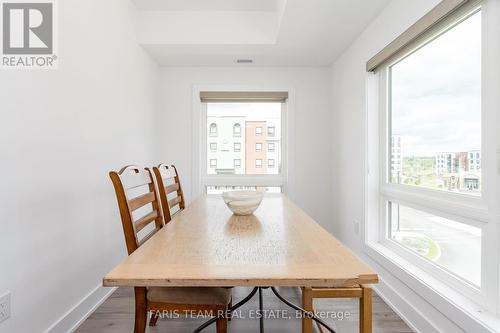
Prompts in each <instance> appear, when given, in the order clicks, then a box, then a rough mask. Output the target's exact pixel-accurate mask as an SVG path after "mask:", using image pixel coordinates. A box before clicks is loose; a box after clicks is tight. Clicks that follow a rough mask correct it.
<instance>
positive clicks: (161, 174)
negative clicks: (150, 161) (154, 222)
mask: <svg viewBox="0 0 500 333" xmlns="http://www.w3.org/2000/svg"><path fill="white" fill-rule="evenodd" d="M153 172H154V174H155V177H156V183H157V184H158V190H159V192H160V201H161V205H162V208H163V216H164V219H165V223H168V222H170V220H171V219H172V215H173V214H174V213H173V209H174V208H175V206H177V207H178V210H177V211H181V210H183V209H184V208H185V207H186V204H185V201H184V193H183V191H182V186H181V182H180V180H179V173H178V172H177V169H176V167H175V166H174V165H167V164H160V165H158V167H154V168H153ZM171 193H176V196H175V197H174V198H171V199H169V198H168V195H169V194H171ZM177 211H176V212H177Z"/></svg>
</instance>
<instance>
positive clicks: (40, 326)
mask: <svg viewBox="0 0 500 333" xmlns="http://www.w3.org/2000/svg"><path fill="white" fill-rule="evenodd" d="M58 5H59V8H58V9H59V13H58V16H57V19H58V22H59V33H60V34H59V37H58V38H59V54H58V56H59V61H60V62H59V69H58V70H52V71H45V70H38V71H33V70H27V71H26V70H25V71H15V70H9V71H7V70H6V71H1V72H0V101H1V106H0V107H1V109H0V115H1V120H0V152H1V153H0V156H1V157H0V158H1V161H2V163H1V166H0V169H1V170H0V174H1V187H2V190H1V191H0V205H1V208H0V211H1V212H2V217H1V219H0V227H1V228H0V253H1V254H2V258H1V260H0V294H2V293H3V292H5V291H7V290H10V291H11V292H12V318H11V319H9V320H7V321H5V322H3V323H2V324H0V332H2V333H13V332H15V333H36V332H43V331H45V330H47V329H48V328H49V326H51V325H53V324H54V323H56V322H57V321H58V320H59V319H60V318H61V317H62V316H63V315H65V314H66V312H68V311H70V310H71V309H72V307H73V306H75V305H77V303H78V302H80V301H81V300H82V299H83V298H84V297H85V296H86V295H87V294H89V293H90V292H91V291H93V290H94V289H95V288H96V287H97V286H98V285H99V284H100V282H101V279H102V277H103V276H104V274H105V273H107V272H108V271H109V270H111V269H112V267H113V266H114V265H115V264H116V263H117V262H118V261H119V260H120V259H121V258H122V257H123V256H124V255H125V254H126V251H125V245H124V242H123V240H122V239H123V233H122V230H121V224H120V220H119V215H118V210H117V207H116V202H115V199H114V192H113V190H112V185H111V181H110V180H109V177H108V171H109V170H110V169H111V168H119V167H120V166H123V165H124V164H126V163H140V164H143V163H146V164H148V163H150V162H152V160H153V154H154V150H153V144H154V132H153V130H154V128H155V127H154V126H153V123H154V120H155V119H154V117H155V116H156V112H157V110H158V109H157V107H158V103H157V102H158V99H157V98H158V95H157V93H156V91H157V86H158V85H157V79H158V68H157V65H156V64H155V63H154V62H152V61H151V60H150V59H149V57H148V56H147V55H146V54H145V52H144V51H143V50H142V49H141V48H140V47H138V45H137V42H136V41H135V35H134V30H133V25H132V22H133V16H132V15H133V9H134V8H133V7H132V5H131V4H130V3H129V1H123V0H107V1H98V0H86V1H80V0H64V1H58ZM103 294H104V293H103V292H102V291H99V290H97V292H96V293H94V294H93V296H94V297H95V295H98V296H99V295H103ZM91 296H92V295H91ZM84 303H85V302H84ZM90 303H92V302H90ZM83 305H89V304H83ZM90 305H93V304H90ZM90 305H89V306H90ZM79 309H80V308H79ZM80 310H81V309H80ZM70 315H71V313H70ZM79 316H80V314H78V313H77V315H76V317H74V318H73V317H71V316H70V317H71V318H69V317H68V318H69V319H68V318H66V319H65V320H66V321H63V322H62V323H60V324H59V325H57V326H56V327H55V328H54V330H52V332H66V331H67V330H68V329H69V328H70V327H71V325H72V324H74V322H71V319H76V320H77V319H79V318H78V317H79Z"/></svg>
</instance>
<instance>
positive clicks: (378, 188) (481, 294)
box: [363, 0, 500, 313]
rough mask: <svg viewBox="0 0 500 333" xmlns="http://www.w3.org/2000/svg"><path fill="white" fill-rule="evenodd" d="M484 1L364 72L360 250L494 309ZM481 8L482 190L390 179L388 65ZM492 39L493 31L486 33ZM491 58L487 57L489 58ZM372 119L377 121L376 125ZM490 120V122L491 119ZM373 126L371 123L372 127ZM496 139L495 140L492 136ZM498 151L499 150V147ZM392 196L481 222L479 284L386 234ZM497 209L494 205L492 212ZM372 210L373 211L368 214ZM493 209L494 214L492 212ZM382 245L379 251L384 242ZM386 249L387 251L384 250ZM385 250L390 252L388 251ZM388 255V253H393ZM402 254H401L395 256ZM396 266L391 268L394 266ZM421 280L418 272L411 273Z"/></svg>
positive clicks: (490, 105) (492, 160)
mask: <svg viewBox="0 0 500 333" xmlns="http://www.w3.org/2000/svg"><path fill="white" fill-rule="evenodd" d="M487 2H488V1H486V0H485V1H482V2H481V1H473V2H472V3H470V4H469V5H468V6H467V5H465V6H464V7H463V8H461V9H459V10H458V11H457V12H456V13H453V14H452V15H451V16H450V17H447V18H445V19H443V20H442V21H441V22H440V23H439V24H438V25H437V26H436V27H433V28H431V29H430V30H429V31H428V32H426V33H425V34H424V36H421V37H419V38H417V39H416V40H415V41H413V42H411V43H410V44H409V45H408V46H407V47H405V48H404V49H403V51H400V52H398V54H396V55H395V56H393V57H391V58H390V59H389V60H388V61H387V62H386V63H384V64H382V65H381V66H379V67H378V68H377V71H376V72H375V73H369V74H368V77H367V94H368V98H367V102H368V108H367V121H368V127H367V131H368V132H367V147H368V151H367V172H368V174H367V178H366V183H365V185H366V188H367V197H366V202H367V212H366V215H365V227H364V228H363V233H364V236H363V237H364V239H365V243H364V244H365V246H364V250H365V252H366V253H367V254H369V255H370V256H371V257H372V258H374V259H375V260H377V261H378V262H382V261H385V260H387V259H389V262H391V265H396V266H395V267H399V268H401V269H402V270H405V269H406V270H407V268H405V266H402V265H401V263H400V259H403V261H404V262H407V263H408V265H410V266H411V265H414V266H416V267H418V268H419V269H421V270H422V272H425V273H426V274H427V273H428V274H429V275H428V276H429V277H432V278H431V280H432V279H435V281H436V284H438V283H446V284H447V285H449V286H451V287H452V288H453V289H454V290H455V291H457V292H458V293H459V294H462V295H465V296H466V297H468V298H469V299H472V300H473V301H474V302H476V303H478V304H481V305H483V306H485V307H487V308H489V309H494V311H495V312H496V313H497V311H498V308H499V307H498V305H499V299H500V298H499V297H498V296H499V286H498V283H497V277H498V263H497V261H498V260H497V258H498V257H499V253H498V249H497V248H496V245H495V244H496V242H497V236H496V235H497V229H498V227H497V223H494V222H492V219H493V216H498V211H497V210H496V209H495V206H494V202H496V198H497V192H496V190H495V180H497V179H498V177H497V176H498V175H497V174H496V172H495V171H496V170H495V167H494V166H495V165H496V158H497V157H496V154H497V152H496V147H495V145H493V144H491V143H492V141H496V139H494V138H495V136H494V133H495V129H496V127H495V126H496V125H495V120H496V118H495V111H494V110H495V107H494V106H497V105H499V103H498V101H496V100H494V96H492V94H493V93H492V92H489V93H488V88H487V87H488V83H491V80H488V79H487V76H488V75H487V74H486V73H485V68H486V66H487V64H488V60H487V59H486V52H485V43H484V41H485V40H486V39H487V32H485V30H486V28H487V27H488V26H489V24H491V23H488V15H487V8H488V7H487ZM478 11H481V14H480V15H481V16H482V40H483V43H482V69H481V71H482V90H483V91H482V100H483V101H482V105H481V108H482V110H481V156H480V158H481V165H482V176H481V177H482V193H481V196H480V197H474V196H471V195H467V194H461V193H453V192H446V191H441V190H437V189H428V188H423V187H422V188H420V187H416V186H408V185H404V184H396V183H391V182H390V172H391V148H392V147H391V141H390V139H391V136H392V133H391V132H392V131H391V128H390V125H391V124H390V119H391V117H390V111H391V110H390V108H389V98H390V89H389V84H390V75H389V68H390V66H392V65H393V64H395V63H397V62H399V61H400V60H401V59H403V58H405V57H406V56H408V55H409V54H411V53H413V52H415V51H416V50H418V49H419V48H421V47H423V46H425V45H426V44H427V43H428V42H430V41H431V40H434V39H435V38H439V36H440V35H441V34H442V33H444V32H446V31H448V30H449V29H452V28H453V27H455V26H456V25H457V24H459V23H460V22H462V21H464V20H465V19H467V18H468V17H470V16H472V15H474V14H475V13H477V12H478ZM489 41H491V37H490V39H489ZM492 61H493V59H491V61H490V62H489V63H490V64H491V62H492ZM374 124H376V125H374ZM492 124H493V125H492ZM374 126H375V127H374ZM495 143H496V142H495ZM499 155H500V153H499ZM389 201H392V202H395V203H399V204H402V205H405V206H408V207H411V208H414V209H418V210H421V211H424V212H429V213H432V214H435V215H438V216H443V217H445V218H450V219H453V220H456V221H458V222H461V223H465V224H468V225H471V226H474V227H479V228H480V229H481V233H482V239H481V285H480V286H475V285H473V284H471V283H469V282H468V281H466V280H464V279H462V278H460V277H459V276H458V275H455V274H453V273H451V272H449V271H447V270H446V269H445V268H443V267H441V266H438V265H437V264H434V263H432V262H431V261H429V260H427V259H425V258H422V257H421V256H419V255H417V254H415V253H414V252H413V251H411V250H410V249H407V248H405V247H404V246H402V245H400V244H398V243H397V242H395V241H393V240H391V239H389V238H388V231H389V228H390V226H389V225H388V221H389V220H388V216H387V209H385V207H386V205H387V202H389ZM495 211H497V212H496V213H495ZM370 214H372V216H370ZM495 214H497V215H495ZM380 246H382V248H384V249H386V250H384V251H383V252H382V251H381V250H380V249H382V248H380ZM387 250H388V251H389V252H387ZM387 253H391V255H390V256H389V258H388V256H387ZM391 257H392V258H391ZM396 258H400V259H396ZM392 269H394V268H392ZM415 278H416V279H417V281H418V280H420V281H422V279H423V277H422V276H416V277H415Z"/></svg>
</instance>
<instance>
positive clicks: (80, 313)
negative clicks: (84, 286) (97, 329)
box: [44, 284, 116, 333]
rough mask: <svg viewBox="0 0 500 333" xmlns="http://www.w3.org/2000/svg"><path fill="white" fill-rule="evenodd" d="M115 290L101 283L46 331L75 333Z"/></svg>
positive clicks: (47, 332)
mask: <svg viewBox="0 0 500 333" xmlns="http://www.w3.org/2000/svg"><path fill="white" fill-rule="evenodd" d="M115 290H116V288H104V287H103V286H102V285H100V284H99V285H98V286H97V287H95V288H94V290H92V291H91V292H90V293H89V294H88V295H87V296H85V297H84V298H83V299H82V300H81V301H80V302H78V303H77V304H76V305H75V306H74V307H72V308H71V309H70V310H69V311H68V312H66V313H65V314H64V315H63V316H62V317H61V318H60V319H59V320H58V321H56V322H55V323H54V324H52V326H50V327H49V328H48V329H47V330H46V331H45V332H44V333H73V332H74V331H75V330H76V329H77V328H78V327H79V326H80V325H81V324H82V323H83V322H84V321H85V319H87V318H88V317H89V316H90V315H91V314H92V313H93V312H94V311H95V310H96V309H97V308H98V307H99V306H100V305H101V304H102V303H103V302H104V301H105V300H106V299H107V298H108V297H109V296H110V295H111V294H112V293H113V292H114V291H115Z"/></svg>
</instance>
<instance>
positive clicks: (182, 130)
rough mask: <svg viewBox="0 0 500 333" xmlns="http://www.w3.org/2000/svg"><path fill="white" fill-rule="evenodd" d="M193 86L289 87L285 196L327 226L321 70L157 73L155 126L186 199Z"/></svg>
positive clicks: (326, 129)
mask: <svg viewBox="0 0 500 333" xmlns="http://www.w3.org/2000/svg"><path fill="white" fill-rule="evenodd" d="M194 86H224V87H228V86H230V87H254V88H256V89H258V88H259V87H291V88H293V90H294V92H295V101H294V111H293V112H294V123H295V125H294V128H291V129H290V130H291V132H292V133H293V134H292V133H291V135H292V136H293V138H294V144H293V146H291V147H289V150H290V151H291V152H290V155H291V156H290V157H291V160H290V163H289V182H292V183H293V184H290V186H289V188H290V191H289V195H290V197H291V198H292V199H293V200H294V201H295V202H296V203H298V204H299V205H300V206H301V207H302V208H303V209H304V210H305V211H306V212H308V213H309V214H310V215H311V216H312V217H313V218H315V219H316V220H317V221H318V222H320V223H322V224H323V225H325V226H329V225H331V224H330V222H331V220H332V218H331V213H332V211H331V209H330V207H331V200H330V199H329V198H330V195H331V188H330V186H329V185H328V184H330V183H331V158H330V151H331V144H332V140H331V133H330V126H329V124H330V109H329V97H328V94H329V86H330V81H329V73H328V70H327V69H326V68H258V67H255V68H248V67H246V68H213V67H212V68H210V67H199V68H189V67H175V68H174V67H171V68H164V69H163V70H162V84H161V95H162V97H161V98H162V101H163V104H162V110H161V118H160V121H159V124H160V126H162V130H161V142H162V144H163V145H164V147H165V148H164V150H163V151H162V152H161V154H160V156H161V158H163V159H164V160H165V162H172V163H175V164H176V165H177V166H178V167H179V172H180V173H181V177H182V178H181V181H183V186H184V188H185V189H186V196H187V198H188V199H192V198H191V185H192V184H191V172H192V170H191V166H192V164H193V161H192V155H193V154H192V131H191V129H192V127H191V125H192V116H193V87H194Z"/></svg>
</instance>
